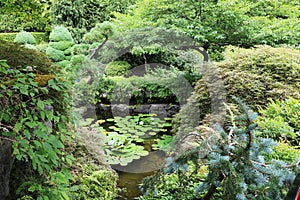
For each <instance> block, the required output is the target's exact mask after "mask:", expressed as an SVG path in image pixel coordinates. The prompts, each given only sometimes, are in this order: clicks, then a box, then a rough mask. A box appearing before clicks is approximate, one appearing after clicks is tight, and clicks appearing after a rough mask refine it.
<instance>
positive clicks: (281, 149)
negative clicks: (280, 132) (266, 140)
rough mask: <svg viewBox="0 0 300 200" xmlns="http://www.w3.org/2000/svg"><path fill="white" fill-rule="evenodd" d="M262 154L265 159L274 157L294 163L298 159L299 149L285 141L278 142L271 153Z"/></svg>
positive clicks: (299, 155)
mask: <svg viewBox="0 0 300 200" xmlns="http://www.w3.org/2000/svg"><path fill="white" fill-rule="evenodd" d="M264 156H265V158H266V160H267V161H269V160H272V159H275V160H283V161H284V162H286V163H290V164H294V163H295V161H299V160H300V151H299V149H296V148H295V147H293V146H291V145H289V144H287V143H284V142H278V145H277V146H276V147H274V148H273V152H272V154H265V155H264Z"/></svg>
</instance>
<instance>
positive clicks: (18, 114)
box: [0, 61, 73, 199]
mask: <svg viewBox="0 0 300 200" xmlns="http://www.w3.org/2000/svg"><path fill="white" fill-rule="evenodd" d="M0 74H1V76H0V82H1V85H0V92H1V93H0V104H1V110H0V123H1V126H4V127H7V130H8V131H7V132H1V139H9V140H11V141H13V143H12V148H13V155H14V156H15V157H16V159H17V160H22V161H25V162H29V163H30V164H31V167H32V169H33V170H34V171H35V172H36V173H37V174H38V175H39V176H40V177H41V178H40V179H39V180H29V181H27V182H24V183H22V184H21V185H20V187H19V189H18V192H17V194H20V192H21V191H22V192H23V193H24V192H25V193H26V194H33V195H34V196H37V198H38V199H40V198H42V196H43V198H48V199H60V198H64V196H66V191H67V186H68V182H69V180H70V179H71V178H72V177H71V174H70V172H69V171H68V170H67V169H66V166H67V165H71V164H72V161H73V156H72V154H69V153H67V152H66V151H64V149H65V143H66V142H67V141H70V140H72V138H73V133H71V132H70V131H69V130H68V129H67V127H66V124H67V123H68V122H69V116H68V114H67V113H68V111H69V109H70V106H71V105H70V102H71V101H70V97H69V94H68V90H69V88H70V86H69V84H68V82H63V81H62V80H61V79H59V78H55V77H54V76H50V75H48V76H49V77H50V78H49V80H47V82H46V85H43V86H41V85H40V82H38V80H39V79H38V77H40V76H41V75H37V74H34V73H33V72H30V71H26V70H21V69H20V70H19V69H15V68H10V66H8V65H7V64H6V63H5V62H3V61H2V62H1V67H0ZM12 99H14V100H13V101H11V100H12ZM45 158H47V159H45Z"/></svg>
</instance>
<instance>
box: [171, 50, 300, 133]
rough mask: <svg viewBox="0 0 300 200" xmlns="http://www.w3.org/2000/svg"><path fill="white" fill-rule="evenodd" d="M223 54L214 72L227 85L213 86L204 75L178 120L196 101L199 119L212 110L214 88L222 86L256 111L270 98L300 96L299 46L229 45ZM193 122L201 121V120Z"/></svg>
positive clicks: (186, 114) (183, 116)
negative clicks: (223, 58) (250, 46)
mask: <svg viewBox="0 0 300 200" xmlns="http://www.w3.org/2000/svg"><path fill="white" fill-rule="evenodd" d="M224 55H225V60H224V61H222V62H216V63H214V64H215V65H216V67H217V68H218V71H219V72H218V71H217V70H216V71H215V72H214V73H215V75H216V77H217V76H219V78H221V79H222V81H223V83H224V85H223V86H222V85H221V86H217V87H215V88H214V86H213V85H211V84H210V83H207V82H206V80H205V79H201V80H200V81H198V82H197V84H196V86H195V91H194V93H193V95H192V96H191V98H190V100H189V101H190V102H188V103H187V105H185V106H184V107H183V108H182V109H181V111H180V113H179V114H178V119H176V121H178V122H179V121H180V119H181V120H184V119H190V118H189V117H188V116H190V111H191V110H195V109H194V106H195V105H197V106H198V107H197V108H199V110H200V114H199V115H200V120H202V119H204V117H205V116H206V115H207V114H208V113H210V112H211V105H212V104H211V92H216V90H218V89H220V88H219V87H224V89H225V91H226V96H227V99H230V98H231V97H232V96H238V97H240V98H241V99H242V100H244V101H245V102H246V103H247V104H248V105H249V106H250V107H252V108H253V109H254V110H256V111H257V110H258V109H259V107H262V108H264V107H265V106H266V105H267V104H268V103H269V99H273V100H275V99H286V98H288V97H290V96H291V97H294V98H296V99H299V98H300V93H299V87H300V81H299V80H300V51H299V50H296V49H293V48H288V47H286V48H284V47H281V48H273V47H270V46H257V47H255V48H251V49H243V48H238V47H229V48H228V49H227V50H226V51H225V53H224ZM208 86H209V87H210V88H208ZM209 89H211V91H210V90H209ZM221 89H223V88H221ZM212 90H214V91H212ZM220 102H221V101H220ZM220 116H221V115H220ZM197 117H199V116H197ZM194 124H199V121H198V122H196V123H194ZM182 127H183V128H184V126H182ZM194 127H195V126H194ZM186 128H187V129H186V130H185V129H184V130H181V131H180V133H178V134H181V133H186V131H190V129H191V126H188V127H186Z"/></svg>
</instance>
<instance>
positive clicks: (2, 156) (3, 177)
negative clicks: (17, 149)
mask: <svg viewBox="0 0 300 200" xmlns="http://www.w3.org/2000/svg"><path fill="white" fill-rule="evenodd" d="M12 153H13V152H12V142H11V141H9V140H0V199H3V200H4V199H6V198H7V196H8V194H9V177H10V170H11V168H12V166H13V162H14V156H13V155H12Z"/></svg>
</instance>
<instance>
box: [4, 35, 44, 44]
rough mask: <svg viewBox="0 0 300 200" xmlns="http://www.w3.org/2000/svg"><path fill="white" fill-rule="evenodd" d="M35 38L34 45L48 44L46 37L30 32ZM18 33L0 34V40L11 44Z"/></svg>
mask: <svg viewBox="0 0 300 200" xmlns="http://www.w3.org/2000/svg"><path fill="white" fill-rule="evenodd" d="M30 33H31V34H32V35H33V37H34V38H35V41H36V44H40V43H43V42H48V35H47V34H46V33H42V32H30ZM17 34H18V33H0V40H5V41H8V42H13V41H14V39H15V37H16V35H17Z"/></svg>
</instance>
